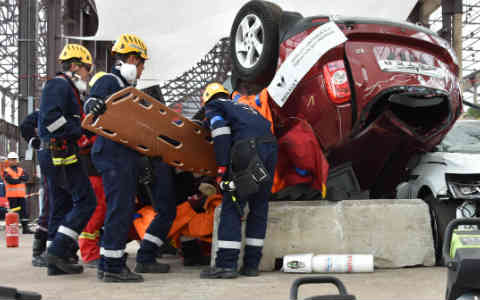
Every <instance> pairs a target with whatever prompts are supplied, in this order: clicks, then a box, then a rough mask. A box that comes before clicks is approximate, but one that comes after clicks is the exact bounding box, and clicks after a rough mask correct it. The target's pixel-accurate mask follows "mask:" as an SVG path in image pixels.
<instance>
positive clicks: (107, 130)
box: [102, 128, 117, 136]
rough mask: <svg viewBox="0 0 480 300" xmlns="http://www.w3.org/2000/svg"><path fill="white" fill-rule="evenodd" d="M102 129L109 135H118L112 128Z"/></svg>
mask: <svg viewBox="0 0 480 300" xmlns="http://www.w3.org/2000/svg"><path fill="white" fill-rule="evenodd" d="M102 131H103V132H104V133H105V134H106V135H109V136H116V135H117V133H116V132H114V131H111V130H109V129H106V128H102Z"/></svg>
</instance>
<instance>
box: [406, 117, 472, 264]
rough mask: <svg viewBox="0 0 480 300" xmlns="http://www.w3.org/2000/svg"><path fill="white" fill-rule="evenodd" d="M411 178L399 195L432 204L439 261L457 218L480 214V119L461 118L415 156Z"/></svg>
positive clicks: (433, 228) (410, 173) (431, 212)
mask: <svg viewBox="0 0 480 300" xmlns="http://www.w3.org/2000/svg"><path fill="white" fill-rule="evenodd" d="M407 167H408V168H409V170H410V171H409V173H408V174H409V175H408V181H407V182H402V183H401V184H399V185H398V186H397V198H401V199H408V198H411V199H414V198H420V199H423V200H424V201H425V202H426V203H427V204H428V205H429V207H430V214H431V217H432V230H433V235H434V236H433V238H434V242H435V252H436V258H437V263H438V264H441V246H442V242H443V233H444V231H445V228H446V226H447V224H448V222H449V221H451V220H452V219H454V218H462V217H476V216H479V212H480V210H479V207H480V202H479V201H480V121H476V120H475V121H473V120H461V121H458V122H457V123H456V124H455V125H454V126H453V128H452V129H451V131H450V132H449V133H448V134H447V135H446V136H445V138H444V139H443V141H442V142H441V143H440V144H439V145H438V146H436V147H435V149H434V150H433V151H432V152H429V153H424V154H421V155H418V156H416V157H414V158H413V159H412V160H411V161H410V162H409V164H408V166H407Z"/></svg>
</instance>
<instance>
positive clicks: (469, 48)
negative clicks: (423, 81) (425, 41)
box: [429, 0, 480, 103]
mask: <svg viewBox="0 0 480 300" xmlns="http://www.w3.org/2000/svg"><path fill="white" fill-rule="evenodd" d="M442 15H443V14H442V7H440V8H438V9H437V10H436V11H435V12H433V14H432V15H431V16H430V20H429V25H430V29H432V30H433V31H437V32H440V33H441V30H442V24H443V18H442ZM459 59H460V58H459ZM461 59H462V76H463V79H464V99H465V100H467V101H469V102H475V103H477V99H476V98H477V96H476V89H477V85H478V84H479V83H480V82H479V81H478V79H477V77H478V75H479V70H480V0H463V1H462V57H461Z"/></svg>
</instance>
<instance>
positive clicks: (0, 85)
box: [0, 0, 47, 156]
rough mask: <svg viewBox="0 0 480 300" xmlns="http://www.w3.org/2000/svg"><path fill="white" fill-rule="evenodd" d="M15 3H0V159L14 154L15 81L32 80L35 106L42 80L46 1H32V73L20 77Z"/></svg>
mask: <svg viewBox="0 0 480 300" xmlns="http://www.w3.org/2000/svg"><path fill="white" fill-rule="evenodd" d="M19 1H22V0H0V45H1V47H0V119H1V120H0V156H5V155H6V153H7V152H8V151H18V150H17V146H18V141H19V137H20V136H19V132H18V129H17V126H16V124H17V123H18V121H19V120H18V99H19V82H20V81H21V80H27V79H28V78H29V77H30V78H31V79H34V80H35V83H36V90H35V94H34V100H37V101H34V103H33V105H34V106H37V105H38V98H39V93H40V90H41V86H42V82H43V80H44V79H45V78H46V77H45V76H46V63H47V47H46V45H47V39H46V33H47V5H46V0H34V1H37V3H36V8H37V9H36V12H37V13H36V18H37V19H36V29H37V30H36V34H35V39H34V40H35V43H36V45H35V48H36V51H35V54H34V55H35V66H36V67H35V68H36V70H35V72H33V74H20V71H19V61H18V59H19V58H18V57H19V55H18V51H19V49H18V45H19V42H21V41H20V40H19V22H20V20H19ZM38 79H40V80H38Z"/></svg>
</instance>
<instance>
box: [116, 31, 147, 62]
mask: <svg viewBox="0 0 480 300" xmlns="http://www.w3.org/2000/svg"><path fill="white" fill-rule="evenodd" d="M113 52H115V53H120V54H126V53H130V52H137V53H140V57H141V58H143V59H148V55H147V46H146V45H145V43H144V42H143V41H142V39H140V38H139V37H138V36H136V35H134V34H122V35H121V36H120V37H119V38H118V40H117V41H116V42H115V44H114V45H113V47H112V53H113Z"/></svg>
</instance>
